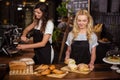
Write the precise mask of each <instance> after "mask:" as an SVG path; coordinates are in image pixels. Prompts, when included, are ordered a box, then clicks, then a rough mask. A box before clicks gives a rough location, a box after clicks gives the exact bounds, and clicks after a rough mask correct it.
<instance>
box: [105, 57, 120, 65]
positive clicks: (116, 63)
mask: <svg viewBox="0 0 120 80" xmlns="http://www.w3.org/2000/svg"><path fill="white" fill-rule="evenodd" d="M103 61H104V62H105V63H108V64H115V65H120V62H110V61H108V60H107V59H106V58H103Z"/></svg>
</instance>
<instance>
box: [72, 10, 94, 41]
mask: <svg viewBox="0 0 120 80" xmlns="http://www.w3.org/2000/svg"><path fill="white" fill-rule="evenodd" d="M79 15H86V16H87V17H88V25H87V34H86V36H87V40H88V41H90V38H91V34H92V32H93V18H92V16H91V15H90V13H89V12H88V11H87V10H79V11H78V12H77V13H76V16H75V19H74V23H73V30H72V33H73V35H74V38H73V39H75V38H76V37H77V36H78V33H79V30H80V29H79V27H78V24H77V19H78V16H79Z"/></svg>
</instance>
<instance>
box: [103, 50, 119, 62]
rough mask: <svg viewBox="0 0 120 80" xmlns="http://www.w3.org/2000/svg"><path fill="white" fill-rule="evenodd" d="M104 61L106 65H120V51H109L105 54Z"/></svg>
mask: <svg viewBox="0 0 120 80" xmlns="http://www.w3.org/2000/svg"><path fill="white" fill-rule="evenodd" d="M104 61H106V62H108V63H115V64H117V63H118V64H120V51H117V50H110V51H108V52H107V53H106V57H105V59H104Z"/></svg>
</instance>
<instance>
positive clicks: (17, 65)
mask: <svg viewBox="0 0 120 80" xmlns="http://www.w3.org/2000/svg"><path fill="white" fill-rule="evenodd" d="M9 68H10V70H19V69H26V68H27V65H26V63H25V62H21V61H11V62H10V63H9Z"/></svg>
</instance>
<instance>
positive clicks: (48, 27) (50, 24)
mask: <svg viewBox="0 0 120 80" xmlns="http://www.w3.org/2000/svg"><path fill="white" fill-rule="evenodd" d="M41 23H42V21H41V20H40V21H39V24H38V25H37V26H35V29H37V30H40V28H41ZM53 30H54V24H53V22H52V20H48V22H47V24H46V28H45V33H44V34H51V37H50V38H49V42H50V43H51V44H52V33H53ZM53 58H54V50H53V48H52V46H51V63H52V61H53Z"/></svg>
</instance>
